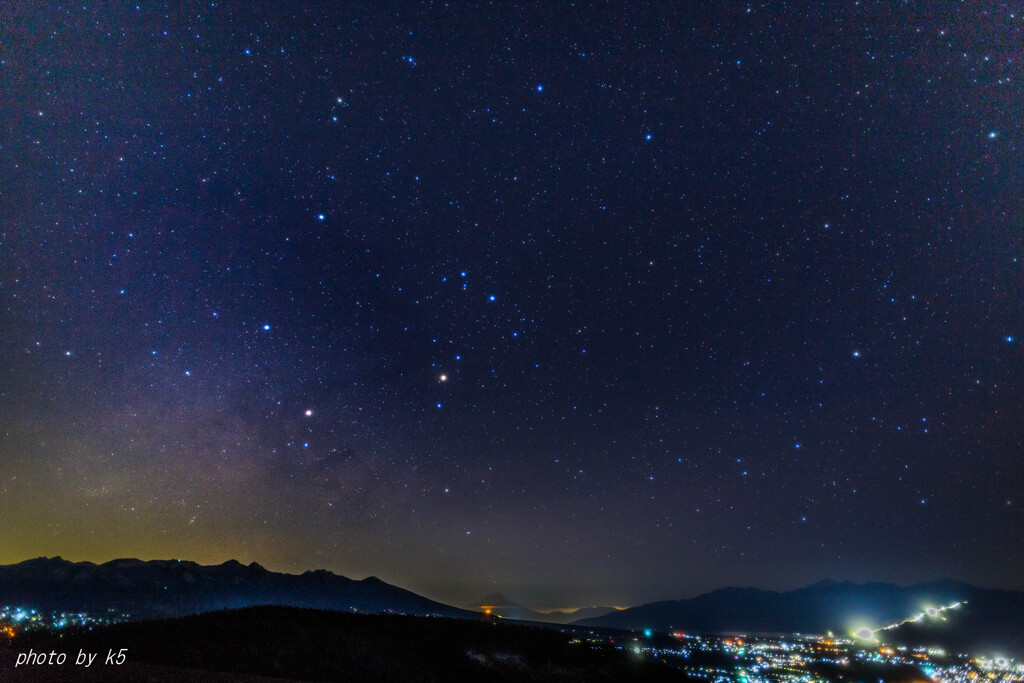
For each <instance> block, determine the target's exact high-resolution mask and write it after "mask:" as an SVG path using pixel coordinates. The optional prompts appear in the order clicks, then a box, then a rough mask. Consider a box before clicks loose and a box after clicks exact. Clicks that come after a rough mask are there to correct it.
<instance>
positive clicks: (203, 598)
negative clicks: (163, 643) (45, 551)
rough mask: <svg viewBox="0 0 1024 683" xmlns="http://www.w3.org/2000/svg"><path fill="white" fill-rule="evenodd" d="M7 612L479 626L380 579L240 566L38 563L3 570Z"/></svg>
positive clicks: (0, 589) (1, 591) (0, 582)
mask: <svg viewBox="0 0 1024 683" xmlns="http://www.w3.org/2000/svg"><path fill="white" fill-rule="evenodd" d="M0 595H2V596H3V597H4V600H5V603H6V604H18V605H24V606H28V607H32V608H33V609H39V610H47V611H86V612H104V611H106V610H108V609H113V610H115V611H117V612H127V613H130V614H131V615H132V616H133V617H154V616H157V617H159V616H172V615H183V614H195V613H198V612H205V611H212V610H220V609H227V608H239V607H247V606H252V605H286V606H294V607H312V608H316V609H330V610H341V611H356V612H361V613H366V612H376V613H379V612H389V613H404V614H420V615H442V616H448V617H465V618H476V617H477V616H478V615H477V613H475V612H470V611H467V610H461V609H458V608H455V607H451V606H450V605H445V604H442V603H439V602H435V601H433V600H430V599H428V598H425V597H423V596H421V595H417V594H416V593H413V592H411V591H408V590H406V589H404V588H400V587H398V586H393V585H391V584H389V583H387V582H385V581H382V580H381V579H378V578H376V577H370V578H368V579H365V580H363V581H353V580H352V579H349V578H346V577H344V576H339V575H337V574H334V573H332V572H329V571H326V570H318V571H313V572H304V573H303V574H298V575H297V574H286V573H279V572H273V571H270V570H268V569H265V568H264V567H262V566H261V565H260V564H258V563H256V562H251V563H249V564H248V565H244V564H242V563H241V562H239V561H238V560H234V559H231V560H228V561H226V562H223V563H221V564H215V565H201V564H197V563H195V562H189V561H181V560H148V561H143V560H138V559H134V558H121V559H117V560H111V561H110V562H106V563H104V564H102V565H96V564H93V563H92V562H68V561H67V560H64V559H63V558H46V557H41V558H36V559H33V560H26V561H24V562H21V563H19V564H14V565H6V566H3V565H0Z"/></svg>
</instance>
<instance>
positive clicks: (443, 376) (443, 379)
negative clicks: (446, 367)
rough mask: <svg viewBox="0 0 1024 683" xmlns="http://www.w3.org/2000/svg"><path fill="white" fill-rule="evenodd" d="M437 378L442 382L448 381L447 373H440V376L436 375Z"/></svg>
mask: <svg viewBox="0 0 1024 683" xmlns="http://www.w3.org/2000/svg"><path fill="white" fill-rule="evenodd" d="M438 379H439V380H441V381H442V382H447V381H448V375H441V376H440V377H438Z"/></svg>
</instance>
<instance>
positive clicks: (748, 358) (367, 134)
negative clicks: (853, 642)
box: [0, 3, 1024, 605]
mask: <svg viewBox="0 0 1024 683" xmlns="http://www.w3.org/2000/svg"><path fill="white" fill-rule="evenodd" d="M141 7H142V8H141V9H136V8H134V7H133V6H131V5H117V6H113V7H112V6H104V5H102V4H101V5H96V6H87V7H84V8H83V7H82V6H80V5H76V6H74V7H65V8H60V9H58V8H55V7H33V8H28V7H27V6H20V7H17V8H15V7H9V8H7V9H5V10H3V12H4V15H5V16H4V19H3V21H2V22H0V23H2V26H3V28H2V29H0V31H2V44H3V45H4V50H3V54H2V59H0V72H2V76H3V80H4V82H5V83H6V84H7V85H6V87H5V88H3V89H2V91H0V102H2V105H3V111H4V112H5V115H4V117H5V120H6V123H5V125H4V126H3V131H4V133H3V137H2V138H0V151H2V154H0V164H3V166H2V169H0V177H2V178H3V180H2V182H0V218H2V221H0V302H2V308H0V315H2V319H0V323H2V329H3V333H2V335H0V366H2V367H3V368H4V371H3V373H2V374H0V514H3V516H4V517H5V518H6V519H11V518H15V519H17V520H18V524H16V525H14V527H15V528H14V529H13V530H12V532H11V533H10V534H8V533H5V534H4V535H3V539H0V563H8V562H16V561H20V560H22V559H25V558H26V557H31V556H36V555H56V554H60V555H63V556H65V557H67V558H69V559H73V560H81V559H89V560H96V561H100V560H106V559H111V558H113V557H119V556H138V557H142V558H155V557H179V558H183V559H193V560H198V561H204V562H205V561H223V560H225V559H228V558H229V557H234V558H237V559H239V560H241V561H243V562H249V561H253V560H255V561H258V562H260V563H262V564H264V565H266V566H268V567H270V568H272V569H278V570H285V571H303V570H306V569H314V568H328V569H332V570H335V571H338V572H340V573H344V574H346V575H350V576H354V577H361V576H365V575H369V574H376V575H378V576H380V577H382V578H384V579H385V580H388V581H391V582H393V583H399V584H401V585H404V586H406V587H408V588H411V589H413V590H417V591H419V592H422V593H426V594H428V595H430V596H432V597H436V598H440V599H443V600H447V601H451V602H455V603H458V604H464V603H466V602H469V601H470V600H472V599H473V598H476V597H479V596H480V595H482V594H484V593H486V592H489V591H491V590H494V589H498V590H501V591H502V592H504V593H506V594H509V595H510V596H511V597H513V598H515V599H519V600H521V601H524V602H534V603H538V604H547V605H567V604H582V603H587V604H591V603H609V604H629V603H636V602H640V601H643V600H652V599H658V598H677V597H684V596H688V595H693V594H695V593H697V592H700V591H703V590H707V589H711V588H715V587H718V586H721V585H725V584H733V585H737V584H742V585H755V586H761V587H768V588H788V587H795V586H797V585H801V584H805V583H810V582H812V581H815V580H818V579H820V578H822V577H824V576H829V577H832V578H834V579H853V580H867V579H878V580H892V581H897V582H911V581H915V580H920V579H929V578H934V577H939V576H949V577H955V578H960V579H964V580H968V581H972V582H976V583H979V584H983V585H995V586H1003V587H1008V588H1018V589H1020V588H1024V583H1021V578H1020V573H1019V567H1020V566H1021V564H1022V563H1024V546H1022V545H1021V544H1020V543H1019V538H1020V537H1021V535H1022V534H1024V515H1022V512H1021V509H1022V507H1021V506H1022V504H1024V501H1022V500H1021V499H1020V487H1021V483H1022V481H1024V459H1022V457H1021V456H1022V453H1024V423H1022V417H1021V416H1022V412H1021V407H1022V405H1024V397H1022V390H1021V386H1022V384H1024V354H1022V351H1021V348H1022V347H1021V343H1020V339H1021V338H1022V337H1024V329H1022V320H1024V278H1022V263H1021V257H1022V251H1024V249H1022V248H1024V239H1022V233H1021V226H1022V224H1024V223H1022V219H1024V216H1022V209H1021V196H1022V191H1024V184H1022V173H1024V163H1022V161H1021V136H1022V133H1024V127H1022V123H1021V121H1022V120H1024V119H1022V116H1021V112H1022V110H1021V107H1022V102H1024V90H1022V85H1024V74H1022V73H1021V66H1022V64H1024V51H1022V50H1021V45H1022V44H1024V30H1022V29H1024V23H1022V22H1024V11H1020V10H1018V11H1016V12H1015V10H1014V9H1013V8H1012V7H1010V6H1006V5H1001V4H997V3H970V4H968V5H961V6H957V7H955V8H945V6H944V9H941V10H938V9H936V8H935V7H934V6H932V5H927V4H902V5H900V6H899V7H898V8H896V9H879V8H877V7H875V6H874V5H873V4H869V5H867V6H863V5H858V4H854V5H851V6H848V7H844V8H841V9H839V8H833V10H832V11H831V12H828V11H825V10H822V9H820V8H817V7H814V8H812V9H807V8H799V7H794V6H792V5H783V4H781V3H772V4H759V3H751V4H749V5H744V4H742V3H739V4H730V5H728V6H727V7H720V6H719V5H718V4H707V5H703V6H701V7H696V8H666V7H660V6H659V7H652V8H647V9H643V8H636V7H630V8H627V9H623V8H615V7H611V8H609V7H601V8H593V7H588V6H577V7H573V6H571V5H564V6H559V7H557V8H555V7H554V6H550V5H541V4H533V5H513V4H511V3H498V4H497V6H490V5H483V6H476V5H474V6H472V7H469V6H465V5H458V4H453V3H447V4H442V3H425V4H412V3H407V4H398V5H395V6H392V7H391V9H387V10H385V9H381V8H380V7H379V6H378V4H377V3H366V4H365V5H359V4H356V3H346V4H344V5H342V6H336V5H335V4H333V3H308V4H303V5H301V6H299V7H296V6H292V5H287V6H285V5H281V4H278V3H246V4H244V6H243V5H238V4H233V3H225V4H220V3H210V4H199V3H195V4H191V5H189V6H187V7H185V8H182V7H181V6H179V5H177V4H174V5H172V6H164V7H157V6H152V5H150V4H148V3H147V4H146V5H143V6H141Z"/></svg>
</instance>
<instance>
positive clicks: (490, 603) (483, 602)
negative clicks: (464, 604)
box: [471, 591, 519, 609]
mask: <svg viewBox="0 0 1024 683" xmlns="http://www.w3.org/2000/svg"><path fill="white" fill-rule="evenodd" d="M471 607H472V608H473V609H479V608H481V607H519V603H515V602H512V601H511V600H509V599H508V598H507V597H505V596H504V595H502V594H501V593H498V592H497V591H495V592H494V593H489V594H487V595H485V596H484V597H482V598H480V599H479V600H477V601H476V602H475V603H473V605H471Z"/></svg>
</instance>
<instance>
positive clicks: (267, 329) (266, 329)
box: [263, 324, 270, 332]
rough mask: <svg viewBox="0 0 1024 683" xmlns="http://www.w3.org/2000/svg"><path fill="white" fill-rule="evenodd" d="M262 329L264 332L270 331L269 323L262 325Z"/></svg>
mask: <svg viewBox="0 0 1024 683" xmlns="http://www.w3.org/2000/svg"><path fill="white" fill-rule="evenodd" d="M263 331H264V332H269V331H270V325H269V324H266V325H264V326H263Z"/></svg>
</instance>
